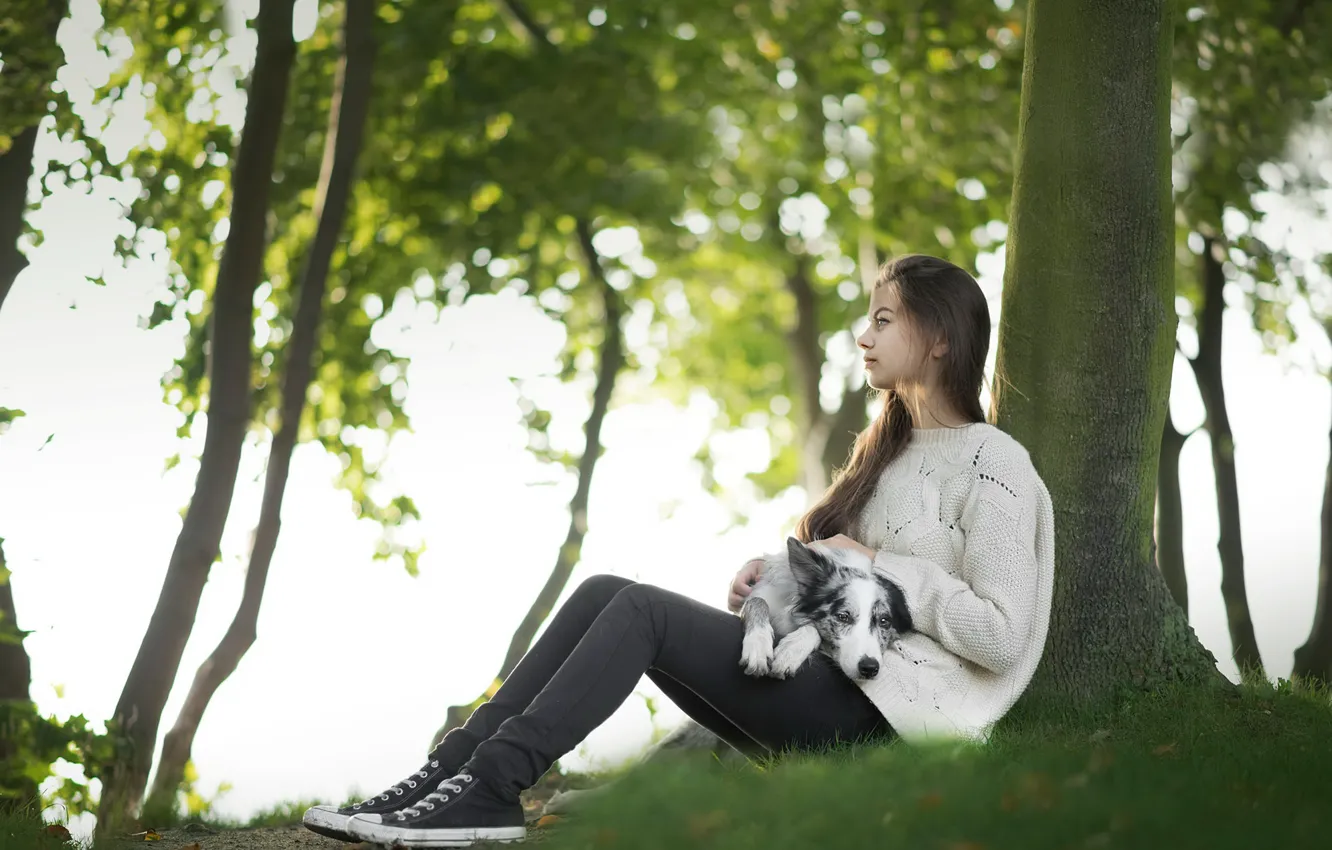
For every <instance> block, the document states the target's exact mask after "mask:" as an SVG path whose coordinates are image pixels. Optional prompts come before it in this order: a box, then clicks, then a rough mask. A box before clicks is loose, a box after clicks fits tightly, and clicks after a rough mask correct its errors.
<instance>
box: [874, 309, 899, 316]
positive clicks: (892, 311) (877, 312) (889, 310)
mask: <svg viewBox="0 0 1332 850" xmlns="http://www.w3.org/2000/svg"><path fill="white" fill-rule="evenodd" d="M879 310H887V311H888V312H889V313H893V314H894V315H896V312H895V311H894V310H893V308H892V307H880V308H878V310H875V311H874V313H873V314H871V315H872V316H877V315H878V314H879Z"/></svg>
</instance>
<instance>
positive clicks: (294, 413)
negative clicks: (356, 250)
mask: <svg viewBox="0 0 1332 850" xmlns="http://www.w3.org/2000/svg"><path fill="white" fill-rule="evenodd" d="M374 23H375V9H374V2H373V0H347V5H346V18H345V21H344V23H343V58H342V61H341V62H340V63H339V65H338V70H337V77H336V80H335V83H334V93H333V102H332V106H331V108H330V111H329V121H328V133H327V136H326V137H325V142H324V160H323V166H322V168H321V170H320V174H319V186H318V189H317V190H316V195H315V206H314V214H315V217H316V219H317V221H318V225H317V228H316V231H315V236H314V241H313V243H312V244H311V247H310V254H309V258H308V260H307V263H306V267H305V273H304V276H303V278H302V280H301V288H300V296H299V302H298V303H297V307H296V316H295V319H294V320H293V322H292V333H291V340H290V342H289V343H288V345H287V352H286V354H287V368H286V374H285V375H284V377H283V384H282V417H281V421H280V424H279V426H278V430H277V433H276V435H275V436H274V437H273V445H272V448H271V449H270V451H269V456H268V470H267V472H266V474H265V478H264V498H263V503H262V505H261V507H260V509H259V523H258V525H257V526H256V528H255V532H254V543H253V546H252V549H251V552H250V566H249V569H248V570H247V571H246V574H245V589H244V591H243V593H242V595H241V601H240V606H239V608H238V609H237V611H236V616H235V618H234V619H233V620H232V622H231V626H230V627H229V628H228V629H227V633H226V635H225V636H224V637H223V638H222V641H221V643H219V644H218V646H217V649H215V650H213V654H212V655H210V656H209V657H208V660H207V661H205V662H204V663H203V664H202V665H201V666H200V667H199V670H198V672H196V673H195V676H194V684H193V685H192V686H191V688H190V693H189V696H187V697H186V698H185V705H184V706H183V707H182V708H181V711H180V715H179V717H177V718H176V723H175V725H174V726H173V727H172V729H171V731H170V732H168V733H167V735H166V738H165V739H164V740H163V743H162V755H161V757H160V759H159V760H158V763H157V772H156V774H155V775H154V777H153V786H152V791H151V792H150V793H149V795H148V801H147V803H146V804H145V805H144V813H145V815H149V814H150V813H151V816H152V817H156V818H158V820H159V821H160V822H166V821H167V820H168V819H169V818H170V817H171V816H172V815H173V814H174V813H175V808H176V793H177V792H178V791H179V790H180V786H181V782H182V781H183V780H184V777H185V765H186V763H187V762H188V761H189V760H190V751H191V749H192V748H193V745H194V736H195V733H196V732H197V731H198V729H199V723H200V721H201V720H202V719H203V714H204V711H205V710H206V709H207V708H208V703H209V701H210V700H212V698H213V694H215V693H216V692H217V689H218V688H219V687H220V686H221V685H222V683H223V682H224V681H226V679H227V677H228V676H230V675H231V674H232V673H233V672H234V671H235V670H236V667H237V665H238V664H239V663H240V660H241V657H242V656H244V655H245V653H246V651H247V650H248V649H249V648H250V647H251V646H252V645H253V644H254V641H255V637H256V631H257V625H258V621H259V606H260V604H261V603H262V601H263V596H264V584H265V582H266V581H267V579H268V568H269V565H270V564H271V563H272V559H273V552H274V550H275V549H276V547H277V539H278V532H279V530H280V529H281V513H282V497H283V493H284V492H285V490H286V486H287V476H288V473H289V472H290V469H291V456H292V452H293V451H294V450H295V448H296V438H297V435H298V433H299V431H300V424H301V413H302V411H303V410H304V408H305V395H306V392H307V390H308V389H309V386H310V380H311V377H312V375H313V374H314V354H315V345H316V342H317V340H318V338H319V323H320V316H321V313H322V309H323V300H324V291H325V289H326V286H327V281H328V270H329V266H330V265H331V263H332V258H333V250H334V248H336V247H337V244H338V237H339V235H340V234H341V232H342V224H343V220H344V219H345V214H346V210H347V199H348V197H349V195H350V192H351V187H352V184H353V177H354V172H355V166H356V159H357V156H358V155H359V153H360V148H361V139H362V133H363V130H364V127H365V121H366V114H367V112H368V111H369V106H370V96H371V91H372V83H373V79H372V75H373V64H374V54H375V42H374ZM155 822H158V821H155Z"/></svg>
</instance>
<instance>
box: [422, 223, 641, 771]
mask: <svg viewBox="0 0 1332 850" xmlns="http://www.w3.org/2000/svg"><path fill="white" fill-rule="evenodd" d="M576 229H577V232H578V241H579V243H580V245H581V247H582V250H583V255H584V257H585V259H586V262H587V268H588V274H589V277H590V278H591V279H592V280H593V281H595V282H596V284H597V287H598V289H599V291H600V292H601V295H602V310H603V312H604V313H605V320H604V324H605V328H606V338H605V340H604V341H603V342H602V344H601V362H600V364H599V365H598V367H597V383H596V387H595V389H594V390H593V392H592V412H591V415H589V416H588V419H587V424H586V425H585V426H584V429H583V430H584V432H585V433H586V434H587V443H586V445H585V446H584V448H583V456H582V457H581V458H580V459H579V461H578V487H577V489H576V490H575V491H574V496H573V499H572V501H570V503H569V530H568V531H567V532H566V533H565V537H564V545H562V546H561V547H560V549H559V554H558V555H557V556H556V557H555V567H554V569H552V570H551V572H550V576H549V578H547V579H546V584H545V586H544V587H542V588H541V592H540V593H538V594H537V598H536V600H535V601H534V602H533V603H532V605H531V607H530V608H528V610H527V614H526V615H525V616H524V617H523V620H522V622H521V623H520V624H519V625H518V628H517V630H516V631H515V632H514V633H513V637H512V638H511V639H510V640H509V649H508V652H506V653H505V654H504V662H503V663H502V664H500V669H499V672H498V673H497V674H496V675H495V678H494V679H493V680H492V682H491V684H490V686H489V687H488V688H486V690H485V692H484V693H483V694H482V695H481V696H480V697H478V698H477V699H476V700H474V701H473V702H471V703H469V704H467V705H452V706H449V709H448V712H447V714H446V715H445V718H444V725H443V726H441V727H440V728H439V729H438V730H437V731H436V732H435V736H434V738H433V739H432V740H431V742H430V748H431V749H434V748H435V747H436V746H437V745H438V744H439V742H440V741H442V740H443V739H444V736H445V735H447V734H448V733H449V731H450V730H452V729H454V728H457V727H458V726H461V725H462V724H463V723H465V722H467V718H468V717H470V716H471V714H472V712H473V711H475V710H476V708H477V706H479V705H481V704H482V703H483V702H485V701H486V700H487V699H489V698H490V697H491V696H493V695H494V694H495V691H497V690H498V689H499V686H500V685H501V684H502V683H503V682H504V680H505V679H506V678H508V676H509V674H510V673H512V672H513V668H515V667H517V666H518V662H519V661H521V660H522V658H523V655H524V653H526V652H527V649H528V647H530V646H531V645H532V640H533V638H535V637H536V633H537V630H538V629H540V628H541V624H542V623H544V622H545V621H546V618H547V617H549V616H550V612H551V611H552V610H554V608H555V603H556V602H557V601H559V598H560V594H561V593H563V592H564V587H565V585H566V584H568V582H569V576H570V575H572V574H573V570H574V567H575V566H577V565H578V561H579V558H580V557H581V556H582V550H583V536H584V535H585V534H586V533H587V500H588V494H589V493H590V492H591V490H592V473H593V471H594V470H595V469H596V465H597V459H598V458H599V457H600V456H601V426H602V423H603V422H604V420H605V418H606V413H607V411H608V410H609V409H610V401H611V395H612V394H613V392H614V390H615V382H616V380H617V378H618V377H619V374H620V371H621V370H622V369H623V368H624V363H625V354H624V335H623V330H622V328H621V327H620V322H621V318H622V316H623V313H624V307H623V305H622V304H621V303H620V295H619V293H618V292H616V291H615V289H614V287H612V286H611V285H610V283H609V282H607V280H606V275H605V272H603V271H602V268H601V263H600V260H599V258H598V256H597V252H596V249H595V248H594V247H593V246H592V228H591V226H590V225H588V223H587V220H586V219H583V218H580V219H578V221H577V227H576Z"/></svg>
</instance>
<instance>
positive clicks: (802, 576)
mask: <svg viewBox="0 0 1332 850" xmlns="http://www.w3.org/2000/svg"><path fill="white" fill-rule="evenodd" d="M786 559H787V563H789V564H790V565H791V574H792V575H793V576H795V580H796V582H797V583H798V584H799V585H800V587H801V588H804V589H808V588H811V587H814V586H816V585H818V584H820V583H822V582H823V581H825V580H826V579H827V578H828V574H829V573H830V572H831V571H832V565H831V564H829V563H828V560H827V559H826V558H825V557H823V555H821V554H819V553H818V552H815V551H814V550H813V549H810V548H809V547H808V546H806V545H805V544H804V543H801V542H800V541H799V540H797V539H795V538H794V537H788V538H786Z"/></svg>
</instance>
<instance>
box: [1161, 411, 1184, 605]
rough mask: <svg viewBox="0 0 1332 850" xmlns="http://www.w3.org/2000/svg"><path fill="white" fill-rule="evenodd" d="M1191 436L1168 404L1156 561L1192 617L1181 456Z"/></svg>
mask: <svg viewBox="0 0 1332 850" xmlns="http://www.w3.org/2000/svg"><path fill="white" fill-rule="evenodd" d="M1192 433H1193V432H1192V431H1190V432H1189V433H1188V434H1183V433H1180V431H1179V429H1178V428H1176V427H1175V419H1174V417H1173V416H1171V415H1170V405H1169V404H1168V403H1167V404H1166V413H1165V427H1164V428H1163V429H1162V430H1161V463H1160V468H1159V470H1158V471H1157V475H1156V560H1157V563H1158V565H1159V566H1160V568H1161V575H1162V576H1163V577H1164V578H1165V583H1166V587H1168V588H1170V597H1171V598H1172V599H1174V600H1175V604H1176V605H1178V606H1179V607H1180V610H1182V611H1183V612H1184V616H1186V617H1187V616H1188V614H1189V579H1188V573H1187V572H1186V571H1185V569H1184V498H1183V495H1182V492H1181V488H1180V485H1179V456H1180V454H1181V453H1182V452H1183V451H1184V443H1186V442H1187V441H1188V439H1189V436H1190V435H1191V434H1192Z"/></svg>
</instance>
